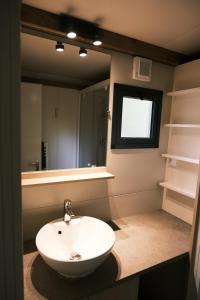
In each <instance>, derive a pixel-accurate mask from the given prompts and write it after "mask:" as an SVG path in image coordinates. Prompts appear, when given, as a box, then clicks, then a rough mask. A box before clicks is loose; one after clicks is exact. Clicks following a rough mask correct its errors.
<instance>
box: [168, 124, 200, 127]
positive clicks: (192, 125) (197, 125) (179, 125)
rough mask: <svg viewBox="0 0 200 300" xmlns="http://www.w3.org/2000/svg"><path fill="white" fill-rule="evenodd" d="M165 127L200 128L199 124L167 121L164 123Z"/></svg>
mask: <svg viewBox="0 0 200 300" xmlns="http://www.w3.org/2000/svg"><path fill="white" fill-rule="evenodd" d="M165 126H166V127H174V128H200V124H174V123H168V124H165Z"/></svg>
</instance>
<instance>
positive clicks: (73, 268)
mask: <svg viewBox="0 0 200 300" xmlns="http://www.w3.org/2000/svg"><path fill="white" fill-rule="evenodd" d="M114 242H115V233H114V231H113V230H112V228H111V227H110V226H109V225H107V224H106V223H105V222H103V221H101V220H99V219H96V218H92V217H86V216H83V217H76V218H74V219H72V220H71V221H70V222H69V223H66V222H64V221H63V220H61V219H59V220H54V221H52V222H50V223H48V224H46V225H44V226H43V227H42V228H41V229H40V230H39V232H38V234H37V236H36V246H37V248H38V251H39V253H40V254H41V256H42V257H43V259H44V261H45V262H46V263H47V264H48V265H49V266H50V267H51V268H53V269H54V270H56V271H57V272H59V273H60V274H62V275H64V276H65V277H69V278H78V277H84V276H86V275H88V274H90V273H92V272H93V271H94V270H95V269H96V268H97V267H98V266H99V265H100V264H102V263H103V261H104V260H105V259H106V257H107V256H108V254H109V253H110V251H111V249H112V247H113V245H114Z"/></svg>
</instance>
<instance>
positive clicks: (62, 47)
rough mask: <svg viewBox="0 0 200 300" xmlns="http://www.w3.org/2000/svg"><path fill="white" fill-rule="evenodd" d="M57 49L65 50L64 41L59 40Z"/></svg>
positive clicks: (59, 50)
mask: <svg viewBox="0 0 200 300" xmlns="http://www.w3.org/2000/svg"><path fill="white" fill-rule="evenodd" d="M56 51H58V52H63V51H64V45H63V43H62V42H57V44H56Z"/></svg>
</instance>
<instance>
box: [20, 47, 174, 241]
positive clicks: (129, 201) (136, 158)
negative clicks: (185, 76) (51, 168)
mask: <svg viewBox="0 0 200 300" xmlns="http://www.w3.org/2000/svg"><path fill="white" fill-rule="evenodd" d="M131 73H132V57H131V56H128V55H123V54H118V53H113V56H112V61H111V78H110V80H111V86H110V111H112V99H113V83H114V82H118V83H124V84H129V85H138V86H144V87H151V88H155V89H160V90H164V93H165V92H166V91H169V90H171V89H172V80H173V68H172V67H169V66H166V65H162V64H159V63H153V69H152V81H151V82H140V81H135V80H132V79H131ZM169 112H170V100H169V98H166V97H164V99H163V110H162V120H161V124H162V125H161V133H160V147H159V148H158V149H137V150H132V149H129V150H111V149H110V145H111V125H112V123H111V120H109V124H108V149H107V166H108V170H109V171H110V172H112V173H113V174H114V175H115V179H110V180H99V181H91V182H90V181H87V182H79V183H68V184H55V185H49V186H40V187H39V186H37V187H24V188H23V220H24V237H25V239H30V238H33V237H34V236H35V234H36V232H37V230H38V229H39V228H40V227H41V226H42V225H43V224H44V223H45V222H47V221H48V220H51V219H54V218H56V217H60V216H62V213H63V210H62V207H63V200H64V199H66V198H70V199H71V200H72V201H73V207H74V210H75V213H77V214H78V213H80V214H87V215H93V216H96V217H100V218H104V219H109V218H118V217H123V216H128V215H133V214H136V213H140V212H146V211H152V210H156V209H160V208H161V202H162V195H161V194H162V189H160V188H158V182H159V181H161V180H163V178H164V169H165V160H164V159H162V158H161V153H163V152H165V151H166V147H167V138H168V131H167V130H166V129H165V128H164V126H163V124H164V123H166V122H168V121H169Z"/></svg>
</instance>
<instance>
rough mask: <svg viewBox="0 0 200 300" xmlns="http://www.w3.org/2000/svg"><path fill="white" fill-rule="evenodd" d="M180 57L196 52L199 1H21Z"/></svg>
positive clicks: (199, 43) (199, 32)
mask: <svg viewBox="0 0 200 300" xmlns="http://www.w3.org/2000/svg"><path fill="white" fill-rule="evenodd" d="M23 3H25V4H28V5H31V6H34V7H37V8H40V9H44V10H47V11H49V12H53V13H56V14H60V13H67V14H71V15H73V16H75V17H78V18H82V19H84V20H88V21H91V22H97V23H98V24H99V25H100V26H101V27H102V28H103V29H107V30H110V31H113V32H116V33H120V34H122V35H125V36H129V37H132V38H136V39H139V40H142V41H145V42H148V43H151V44H154V45H157V46H161V47H164V48H167V49H170V50H174V51H177V52H180V53H183V54H188V55H192V54H196V53H197V52H199V51H200V1H199V0H101V1H97V0H96V1H94V0H86V1H83V0H60V1H55V0H51V1H50V0H42V1H41V0H24V1H23Z"/></svg>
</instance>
